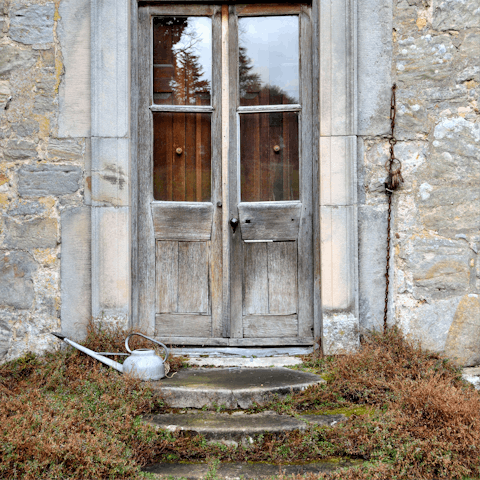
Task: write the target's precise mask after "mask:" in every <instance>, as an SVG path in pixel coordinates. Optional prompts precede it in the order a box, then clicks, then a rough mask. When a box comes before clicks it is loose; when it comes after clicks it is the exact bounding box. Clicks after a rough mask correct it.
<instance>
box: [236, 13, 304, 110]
mask: <svg viewBox="0 0 480 480" xmlns="http://www.w3.org/2000/svg"><path fill="white" fill-rule="evenodd" d="M238 22H239V27H238V36H239V51H238V61H239V82H240V105H279V104H285V103H299V99H300V95H299V81H298V64H299V62H298V38H299V37H298V16H281V17H280V16H278V17H247V18H240V19H239V21H238Z"/></svg>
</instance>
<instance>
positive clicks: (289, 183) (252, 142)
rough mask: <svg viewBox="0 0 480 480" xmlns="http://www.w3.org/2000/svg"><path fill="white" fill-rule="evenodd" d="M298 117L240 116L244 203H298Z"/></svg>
mask: <svg viewBox="0 0 480 480" xmlns="http://www.w3.org/2000/svg"><path fill="white" fill-rule="evenodd" d="M298 147H299V145H298V113H297V112H278V113H277V112H275V113H245V114H241V115H240V175H241V197H242V201H243V202H259V201H281V200H298V199H299V198H300V197H299V153H298Z"/></svg>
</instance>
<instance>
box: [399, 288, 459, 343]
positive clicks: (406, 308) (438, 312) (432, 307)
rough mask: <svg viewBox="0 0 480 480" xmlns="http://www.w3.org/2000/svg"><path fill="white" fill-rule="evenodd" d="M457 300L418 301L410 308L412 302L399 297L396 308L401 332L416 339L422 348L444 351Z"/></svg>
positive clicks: (455, 298)
mask: <svg viewBox="0 0 480 480" xmlns="http://www.w3.org/2000/svg"><path fill="white" fill-rule="evenodd" d="M459 301H460V299H459V297H454V298H448V299H446V300H434V301H429V302H428V303H426V302H425V303H418V304H416V306H415V308H412V306H413V304H412V303H406V302H405V304H404V302H402V300H401V297H400V298H399V300H398V306H397V310H398V318H399V322H400V324H401V325H402V328H403V332H404V333H405V334H407V335H411V336H412V337H413V338H415V339H417V340H418V341H419V342H420V344H421V346H422V348H425V349H427V350H431V351H434V352H444V351H445V343H446V341H447V336H448V332H449V329H450V326H451V324H452V322H453V318H454V315H455V311H456V310H457V307H458V304H459Z"/></svg>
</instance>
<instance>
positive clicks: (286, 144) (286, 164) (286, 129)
mask: <svg viewBox="0 0 480 480" xmlns="http://www.w3.org/2000/svg"><path fill="white" fill-rule="evenodd" d="M284 101H285V98H284ZM283 151H284V154H283V200H292V199H291V198H290V191H291V182H290V176H291V170H290V122H289V116H288V113H284V114H283Z"/></svg>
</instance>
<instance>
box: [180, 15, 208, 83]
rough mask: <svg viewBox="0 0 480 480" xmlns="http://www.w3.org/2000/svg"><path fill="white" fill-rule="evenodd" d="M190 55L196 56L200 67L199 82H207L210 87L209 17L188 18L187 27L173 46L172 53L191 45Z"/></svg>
mask: <svg viewBox="0 0 480 480" xmlns="http://www.w3.org/2000/svg"><path fill="white" fill-rule="evenodd" d="M192 38H194V39H195V40H193V41H194V46H193V48H192V49H191V51H192V53H195V55H198V57H199V64H200V65H201V66H202V71H203V75H202V77H201V80H208V81H209V83H210V86H211V85H212V20H211V18H209V17H188V27H187V28H186V29H185V30H184V32H183V33H182V36H181V38H180V40H179V41H178V42H177V43H176V44H175V45H174V46H173V51H174V52H175V51H177V50H182V49H184V48H185V47H188V46H189V45H190V44H192Z"/></svg>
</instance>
